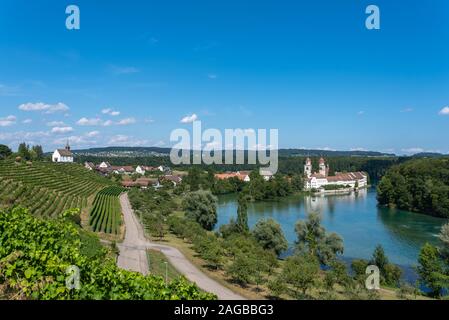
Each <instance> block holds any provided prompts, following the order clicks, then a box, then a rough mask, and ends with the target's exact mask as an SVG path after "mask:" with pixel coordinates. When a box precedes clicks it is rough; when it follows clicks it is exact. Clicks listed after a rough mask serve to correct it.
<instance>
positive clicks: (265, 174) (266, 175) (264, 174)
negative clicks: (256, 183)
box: [259, 169, 273, 181]
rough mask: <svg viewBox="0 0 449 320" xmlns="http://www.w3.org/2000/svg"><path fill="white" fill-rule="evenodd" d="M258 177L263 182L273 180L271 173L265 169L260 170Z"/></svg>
mask: <svg viewBox="0 0 449 320" xmlns="http://www.w3.org/2000/svg"><path fill="white" fill-rule="evenodd" d="M259 173H260V175H261V176H262V177H263V178H264V180H265V181H269V180H271V178H273V172H271V171H270V170H267V169H260V171H259Z"/></svg>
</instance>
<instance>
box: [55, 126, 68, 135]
mask: <svg viewBox="0 0 449 320" xmlns="http://www.w3.org/2000/svg"><path fill="white" fill-rule="evenodd" d="M72 131H73V128H72V127H54V128H52V129H51V133H56V134H65V133H69V132H72Z"/></svg>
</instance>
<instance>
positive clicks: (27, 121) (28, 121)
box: [22, 119, 33, 124]
mask: <svg viewBox="0 0 449 320" xmlns="http://www.w3.org/2000/svg"><path fill="white" fill-rule="evenodd" d="M31 122H33V120H32V119H25V120H23V121H22V123H23V124H29V123H31Z"/></svg>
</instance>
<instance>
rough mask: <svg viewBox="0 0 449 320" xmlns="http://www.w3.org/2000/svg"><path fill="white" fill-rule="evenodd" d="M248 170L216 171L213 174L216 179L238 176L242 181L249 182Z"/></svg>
mask: <svg viewBox="0 0 449 320" xmlns="http://www.w3.org/2000/svg"><path fill="white" fill-rule="evenodd" d="M249 174H250V172H249V171H237V172H225V173H216V174H215V175H214V176H215V178H216V179H218V180H226V179H230V178H238V179H240V180H242V181H244V182H249V181H250V180H251V179H250V178H249Z"/></svg>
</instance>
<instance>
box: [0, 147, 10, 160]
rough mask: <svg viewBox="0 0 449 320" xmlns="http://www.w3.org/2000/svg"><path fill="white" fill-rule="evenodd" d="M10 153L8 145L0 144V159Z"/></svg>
mask: <svg viewBox="0 0 449 320" xmlns="http://www.w3.org/2000/svg"><path fill="white" fill-rule="evenodd" d="M11 154H12V151H11V149H10V148H9V147H8V146H6V145H4V144H0V159H5V158H7V157H9V156H10V155H11Z"/></svg>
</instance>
